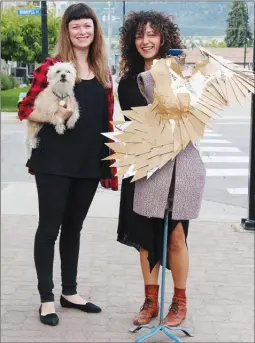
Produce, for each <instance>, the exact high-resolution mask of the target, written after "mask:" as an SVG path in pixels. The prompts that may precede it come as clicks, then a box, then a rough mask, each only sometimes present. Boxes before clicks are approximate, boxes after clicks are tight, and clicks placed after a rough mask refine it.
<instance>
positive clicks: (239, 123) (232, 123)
mask: <svg viewBox="0 0 255 343" xmlns="http://www.w3.org/2000/svg"><path fill="white" fill-rule="evenodd" d="M214 124H216V125H249V124H250V122H249V121H240V122H234V121H230V122H227V123H226V122H222V123H219V122H218V123H217V121H215V123H214Z"/></svg>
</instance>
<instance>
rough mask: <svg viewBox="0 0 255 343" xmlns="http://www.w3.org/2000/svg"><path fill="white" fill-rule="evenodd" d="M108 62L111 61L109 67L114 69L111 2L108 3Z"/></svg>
mask: <svg viewBox="0 0 255 343" xmlns="http://www.w3.org/2000/svg"><path fill="white" fill-rule="evenodd" d="M107 19H108V61H109V67H110V68H111V67H112V50H111V44H112V7H111V1H108V18H107Z"/></svg>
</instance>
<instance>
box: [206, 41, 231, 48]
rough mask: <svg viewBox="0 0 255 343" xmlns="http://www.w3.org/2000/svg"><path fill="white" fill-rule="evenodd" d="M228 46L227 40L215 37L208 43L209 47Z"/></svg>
mask: <svg viewBox="0 0 255 343" xmlns="http://www.w3.org/2000/svg"><path fill="white" fill-rule="evenodd" d="M226 46H227V45H226V42H225V41H218V40H217V39H213V40H212V41H211V42H210V43H209V45H208V47H209V48H226Z"/></svg>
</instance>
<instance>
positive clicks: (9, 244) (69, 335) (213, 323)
mask: <svg viewBox="0 0 255 343" xmlns="http://www.w3.org/2000/svg"><path fill="white" fill-rule="evenodd" d="M36 226H37V216H36V215H15V214H4V213H3V214H2V330H1V334H2V338H1V342H132V341H134V339H135V337H138V336H139V335H141V334H142V333H143V332H145V331H142V332H140V333H138V334H131V333H129V332H128V329H129V328H130V327H132V319H133V316H134V315H135V313H136V312H137V311H138V310H139V308H140V306H141V305H142V301H143V282H142V277H141V273H140V267H139V255H138V253H137V252H136V250H134V249H133V248H128V247H126V246H123V245H121V244H119V243H117V242H116V227H117V219H116V218H109V217H108V218H104V217H99V216H94V217H93V216H90V217H89V218H87V220H86V221H85V224H84V230H83V232H82V237H81V252H80V262H79V277H78V282H79V291H80V293H81V294H82V295H84V296H85V297H86V298H87V299H88V300H91V301H94V302H95V303H97V304H99V305H100V306H101V307H102V309H103V311H102V313H100V314H90V315H89V314H85V313H80V312H79V311H77V310H72V309H62V308H61V307H60V305H59V296H60V291H61V289H60V285H61V281H60V265H59V254H58V247H56V254H55V267H54V275H55V278H54V282H55V295H56V309H57V312H58V314H59V316H60V324H59V326H57V327H53V328H52V327H47V326H43V325H42V324H41V323H40V322H39V319H38V307H39V297H38V294H37V289H36V284H37V281H36V275H35V269H34V262H33V240H34V233H35V229H36ZM188 242H189V252H190V275H189V282H188V317H187V319H186V321H185V323H184V324H185V326H186V327H187V328H189V329H190V330H191V331H192V332H193V333H194V334H195V337H193V338H188V337H187V338H186V337H184V335H183V334H182V333H178V335H179V337H180V338H181V339H182V340H183V341H184V342H254V329H253V323H254V260H253V258H254V235H253V234H252V233H249V232H248V233H244V232H240V231H239V230H235V229H234V228H233V227H232V226H231V223H230V222H225V223H224V222H216V221H214V222H212V221H201V220H199V221H193V222H192V223H191V226H190V234H189V240H188ZM166 289H167V292H166V299H165V312H166V311H167V308H168V306H169V304H170V300H171V297H172V290H173V284H172V281H171V277H170V273H167V279H166ZM154 322H155V320H154ZM147 342H170V340H169V339H167V338H166V336H164V335H163V334H158V335H157V336H154V337H153V338H151V339H148V340H147Z"/></svg>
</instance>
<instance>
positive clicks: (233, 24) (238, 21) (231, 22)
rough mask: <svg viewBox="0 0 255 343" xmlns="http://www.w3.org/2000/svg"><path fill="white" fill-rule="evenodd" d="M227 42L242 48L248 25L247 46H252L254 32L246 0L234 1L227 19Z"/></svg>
mask: <svg viewBox="0 0 255 343" xmlns="http://www.w3.org/2000/svg"><path fill="white" fill-rule="evenodd" d="M227 23H228V27H227V31H226V38H225V41H226V44H227V47H231V48H242V47H243V46H244V45H245V33H246V26H247V34H246V42H247V46H252V32H251V29H250V25H249V15H248V13H247V7H246V4H245V2H244V1H236V0H235V1H233V3H232V7H231V9H230V11H229V14H228V19H227Z"/></svg>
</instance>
